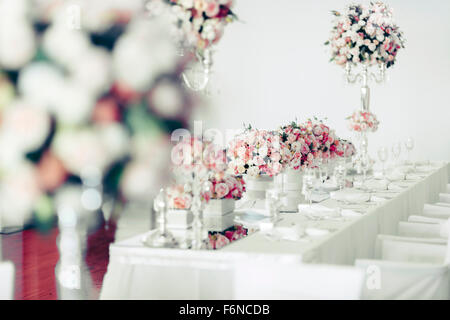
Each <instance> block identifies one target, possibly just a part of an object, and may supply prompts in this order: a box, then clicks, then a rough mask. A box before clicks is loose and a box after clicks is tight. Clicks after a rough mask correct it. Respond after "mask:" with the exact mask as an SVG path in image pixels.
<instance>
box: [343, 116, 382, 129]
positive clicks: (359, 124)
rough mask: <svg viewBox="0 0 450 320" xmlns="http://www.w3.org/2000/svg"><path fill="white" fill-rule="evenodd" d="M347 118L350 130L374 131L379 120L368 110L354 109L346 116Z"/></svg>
mask: <svg viewBox="0 0 450 320" xmlns="http://www.w3.org/2000/svg"><path fill="white" fill-rule="evenodd" d="M347 120H348V121H349V122H348V126H349V128H350V130H351V131H356V132H375V131H377V130H378V124H379V121H378V120H377V117H376V116H375V115H374V114H373V113H372V112H370V111H355V112H353V114H352V115H351V116H350V117H347Z"/></svg>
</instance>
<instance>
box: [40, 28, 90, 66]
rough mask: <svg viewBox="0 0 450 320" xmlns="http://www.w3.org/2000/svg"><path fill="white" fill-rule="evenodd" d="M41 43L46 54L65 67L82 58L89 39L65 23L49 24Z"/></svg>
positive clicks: (88, 45) (87, 47)
mask: <svg viewBox="0 0 450 320" xmlns="http://www.w3.org/2000/svg"><path fill="white" fill-rule="evenodd" d="M42 43H43V48H44V50H45V52H46V53H47V54H48V56H49V57H50V58H52V59H53V60H54V61H56V62H57V63H59V64H61V65H62V66H64V67H66V68H70V67H72V66H73V65H74V64H75V63H76V62H77V61H79V59H82V58H83V57H84V56H85V54H86V52H87V51H88V49H89V48H90V40H89V39H88V37H87V35H86V34H85V33H83V32H81V31H79V30H75V29H73V30H72V29H69V28H68V27H67V26H65V25H52V26H50V27H49V28H48V30H46V31H45V33H44V36H43V42H42Z"/></svg>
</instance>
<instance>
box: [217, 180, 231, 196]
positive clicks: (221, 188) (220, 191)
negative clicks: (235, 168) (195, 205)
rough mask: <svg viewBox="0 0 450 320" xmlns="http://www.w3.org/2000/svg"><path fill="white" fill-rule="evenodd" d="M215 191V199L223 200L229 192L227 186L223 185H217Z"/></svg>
mask: <svg viewBox="0 0 450 320" xmlns="http://www.w3.org/2000/svg"><path fill="white" fill-rule="evenodd" d="M215 191H216V194H217V199H222V198H225V196H226V195H227V194H228V192H230V190H229V189H228V186H227V185H226V184H225V183H218V184H217V185H216V189H215Z"/></svg>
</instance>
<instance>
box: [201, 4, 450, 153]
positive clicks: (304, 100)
mask: <svg viewBox="0 0 450 320" xmlns="http://www.w3.org/2000/svg"><path fill="white" fill-rule="evenodd" d="M347 3H349V1H337V0H320V1H314V0H301V1H300V0H277V1H273V0H236V7H235V12H236V13H237V14H238V16H239V17H240V19H241V20H242V21H243V23H240V22H236V23H233V24H231V25H229V26H228V27H227V30H226V31H225V35H224V37H223V39H222V41H221V42H220V44H219V45H218V46H217V51H216V53H215V61H214V71H215V75H214V79H213V85H214V86H217V87H218V89H217V88H215V89H216V90H220V92H219V93H218V94H213V97H212V99H211V115H210V118H209V120H208V121H207V122H206V126H208V127H217V128H219V129H222V130H225V129H227V128H240V127H241V125H242V123H243V122H246V123H252V124H253V125H254V126H256V127H259V128H267V129H269V128H276V127H277V126H278V125H280V124H282V123H286V122H289V121H292V120H294V118H295V117H298V118H299V119H305V118H308V117H311V116H314V115H317V116H321V117H324V116H326V117H328V119H329V121H328V122H329V124H330V125H331V126H332V127H334V128H336V131H337V133H338V135H340V136H342V137H351V133H350V132H349V130H348V129H347V126H346V121H345V120H344V118H345V117H346V116H347V115H349V114H351V113H352V112H353V110H355V109H357V108H359V103H360V100H359V99H360V93H359V86H358V85H346V84H345V83H344V80H343V70H342V68H340V67H338V66H336V65H334V64H332V63H329V62H328V60H329V53H328V47H325V46H324V45H323V43H324V42H325V41H326V39H327V38H328V34H329V30H330V28H331V20H332V16H331V14H330V10H332V9H336V10H342V9H343V8H344V6H345V5H346V4H347ZM390 4H391V6H392V7H393V8H394V15H395V19H396V21H397V23H398V25H399V26H400V27H401V28H402V29H403V31H404V33H405V36H406V39H407V43H406V46H407V47H406V49H403V50H402V51H400V53H399V55H398V61H397V63H396V65H394V66H393V67H392V68H390V69H389V70H388V76H389V78H390V80H389V82H387V83H386V84H385V85H377V84H372V85H371V88H372V92H371V93H372V97H371V109H372V111H373V112H375V113H376V114H377V115H378V118H379V120H380V121H381V125H380V127H379V130H378V132H376V133H373V134H371V137H370V151H371V153H372V155H373V156H374V157H376V150H377V148H378V147H379V146H381V145H388V146H390V145H391V144H392V143H393V142H394V141H403V140H404V139H405V138H406V137H408V136H412V137H413V138H414V139H415V142H416V147H415V150H414V152H413V155H414V157H415V158H417V159H426V158H430V159H435V160H450V110H449V94H450V1H448V0H431V1H419V0H409V1H408V0H392V1H390ZM205 119H207V117H206V116H205Z"/></svg>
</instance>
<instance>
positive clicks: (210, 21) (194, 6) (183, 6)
mask: <svg viewBox="0 0 450 320" xmlns="http://www.w3.org/2000/svg"><path fill="white" fill-rule="evenodd" d="M165 1H166V2H167V3H169V4H170V5H172V7H173V12H174V13H175V15H176V17H177V20H178V21H177V24H178V26H179V27H180V28H181V29H182V30H183V31H184V32H185V34H186V35H187V37H188V41H189V42H192V43H193V44H194V46H195V47H196V48H197V49H199V50H200V51H201V50H203V49H205V48H207V47H210V46H211V45H213V44H215V43H217V42H218V41H219V40H220V39H221V37H222V35H223V31H224V28H225V26H226V25H227V24H228V23H229V22H232V21H234V20H236V19H237V17H236V15H235V14H234V12H233V11H232V7H233V0H165Z"/></svg>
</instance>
